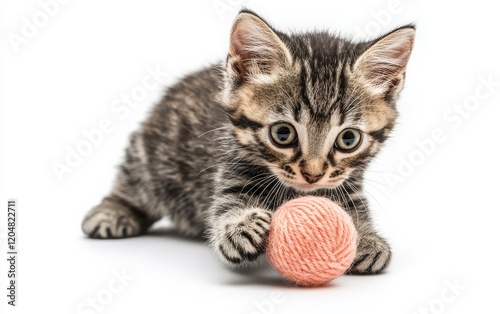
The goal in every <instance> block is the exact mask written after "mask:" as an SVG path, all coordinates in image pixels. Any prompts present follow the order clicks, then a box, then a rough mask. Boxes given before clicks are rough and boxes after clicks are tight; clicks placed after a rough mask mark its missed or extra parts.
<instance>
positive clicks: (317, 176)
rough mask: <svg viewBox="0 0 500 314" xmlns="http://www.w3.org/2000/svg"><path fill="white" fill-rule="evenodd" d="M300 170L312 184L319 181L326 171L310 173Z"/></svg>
mask: <svg viewBox="0 0 500 314" xmlns="http://www.w3.org/2000/svg"><path fill="white" fill-rule="evenodd" d="M300 172H301V173H302V176H303V177H304V179H305V180H306V182H307V183H310V184H313V183H316V182H318V181H319V179H321V177H322V176H323V175H324V174H325V173H324V172H323V173H319V174H310V173H308V172H306V171H304V170H301V171H300Z"/></svg>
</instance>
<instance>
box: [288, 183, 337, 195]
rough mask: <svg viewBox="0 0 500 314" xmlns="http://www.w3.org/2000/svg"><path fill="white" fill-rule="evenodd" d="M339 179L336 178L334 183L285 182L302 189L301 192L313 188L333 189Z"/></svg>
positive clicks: (309, 190) (312, 189)
mask: <svg viewBox="0 0 500 314" xmlns="http://www.w3.org/2000/svg"><path fill="white" fill-rule="evenodd" d="M340 181H341V180H338V181H336V182H335V183H332V184H317V183H312V184H310V183H296V182H294V183H292V182H287V184H288V185H289V186H291V187H293V188H294V189H296V190H299V191H302V192H311V191H314V190H320V189H334V188H335V187H337V186H338V185H340Z"/></svg>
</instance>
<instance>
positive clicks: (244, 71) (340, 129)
mask: <svg viewBox="0 0 500 314" xmlns="http://www.w3.org/2000/svg"><path fill="white" fill-rule="evenodd" d="M414 33H415V29H414V26H412V25H410V26H405V27H401V28H398V29H396V30H394V31H392V32H390V33H389V34H386V35H384V36H382V37H380V38H378V39H376V40H373V41H369V42H364V43H352V42H349V41H348V40H345V39H341V38H338V37H336V36H333V35H330V34H328V33H327V32H312V33H305V34H297V35H285V34H283V33H280V32H277V31H275V30H274V29H272V28H271V27H270V26H269V25H268V24H267V23H266V22H265V21H264V20H263V19H261V18H260V17H259V16H257V15H255V14H254V13H252V12H249V11H242V12H241V13H240V14H239V15H238V16H237V18H236V20H235V22H234V25H233V28H232V31H231V39H230V50H229V54H228V58H227V62H226V74H225V87H224V90H223V97H222V99H223V103H224V105H225V108H226V111H227V112H228V114H229V117H230V120H231V124H232V132H233V134H234V135H235V137H236V140H237V141H238V142H239V144H240V146H241V147H242V149H243V153H244V154H245V155H246V157H247V158H250V159H251V160H252V161H253V162H256V163H259V164H263V165H266V166H267V167H268V168H269V169H270V170H271V171H272V172H273V173H274V174H276V175H277V176H278V178H279V179H280V180H281V181H282V182H283V183H284V184H286V185H288V186H291V187H294V188H296V189H297V190H302V191H311V190H314V189H319V188H334V187H335V186H337V185H340V184H341V183H342V182H343V181H344V180H346V179H347V178H349V175H350V174H351V173H352V172H353V171H354V170H357V169H363V168H364V167H366V165H367V164H368V162H369V161H370V160H371V159H372V158H373V157H374V155H375V154H376V153H377V152H378V151H379V149H380V147H381V145H382V144H383V142H384V141H385V139H386V138H387V137H388V135H389V132H390V131H391V129H392V127H393V125H394V121H395V118H396V116H397V113H396V108H395V101H396V99H397V97H398V94H399V92H400V90H401V88H402V86H403V81H404V76H405V71H406V64H407V62H408V59H409V57H410V53H411V50H412V47H413V40H414Z"/></svg>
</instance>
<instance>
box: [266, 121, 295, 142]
mask: <svg viewBox="0 0 500 314" xmlns="http://www.w3.org/2000/svg"><path fill="white" fill-rule="evenodd" d="M269 134H270V136H271V139H272V140H273V142H274V144H276V145H277V146H291V145H293V144H295V142H296V141H297V132H296V131H295V128H294V127H293V126H292V125H291V124H289V123H286V122H279V123H276V124H273V125H271V127H270V128H269Z"/></svg>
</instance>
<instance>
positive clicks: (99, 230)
mask: <svg viewBox="0 0 500 314" xmlns="http://www.w3.org/2000/svg"><path fill="white" fill-rule="evenodd" d="M153 222H154V220H153V219H151V218H149V217H148V216H147V215H146V214H145V213H144V212H142V211H141V210H140V209H139V208H137V207H135V206H134V205H132V204H130V203H129V202H128V201H126V200H124V199H123V198H120V197H119V196H116V195H111V196H108V197H105V198H104V199H103V200H102V202H101V204H99V205H98V206H96V207H94V208H93V209H91V210H90V211H89V212H88V213H87V215H85V218H84V219H83V222H82V229H83V232H84V233H85V234H86V235H87V236H89V237H90V238H96V239H116V238H126V237H133V236H137V235H140V234H143V233H144V232H146V230H147V229H148V228H149V227H150V226H151V224H152V223H153Z"/></svg>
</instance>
